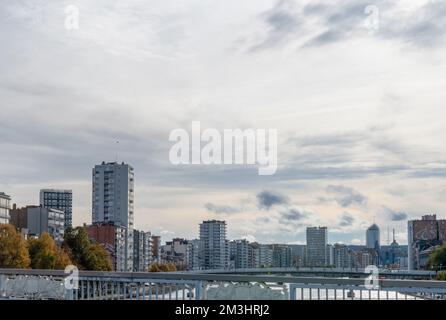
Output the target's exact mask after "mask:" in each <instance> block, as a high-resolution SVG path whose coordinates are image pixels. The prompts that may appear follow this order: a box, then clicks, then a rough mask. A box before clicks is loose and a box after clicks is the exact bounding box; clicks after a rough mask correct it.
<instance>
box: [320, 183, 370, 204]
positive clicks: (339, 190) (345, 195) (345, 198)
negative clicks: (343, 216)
mask: <svg viewBox="0 0 446 320" xmlns="http://www.w3.org/2000/svg"><path fill="white" fill-rule="evenodd" d="M326 190H327V192H329V193H334V194H335V201H336V202H337V203H338V204H339V205H340V206H342V207H350V206H352V205H357V206H365V205H366V204H367V197H365V196H364V195H362V194H361V193H359V192H358V191H356V190H355V189H353V188H350V187H346V186H342V185H330V186H328V187H327V189H326Z"/></svg>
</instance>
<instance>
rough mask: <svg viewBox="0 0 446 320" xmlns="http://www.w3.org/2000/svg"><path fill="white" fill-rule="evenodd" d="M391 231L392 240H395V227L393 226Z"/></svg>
mask: <svg viewBox="0 0 446 320" xmlns="http://www.w3.org/2000/svg"><path fill="white" fill-rule="evenodd" d="M392 233H393V242H395V228H393V230H392Z"/></svg>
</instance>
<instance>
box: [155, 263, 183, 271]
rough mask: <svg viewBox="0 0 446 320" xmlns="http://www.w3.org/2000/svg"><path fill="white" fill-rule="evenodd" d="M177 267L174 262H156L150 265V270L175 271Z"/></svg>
mask: <svg viewBox="0 0 446 320" xmlns="http://www.w3.org/2000/svg"><path fill="white" fill-rule="evenodd" d="M173 271H177V267H176V266H175V265H174V264H173V263H165V264H162V263H155V264H152V265H151V266H150V269H149V272H173Z"/></svg>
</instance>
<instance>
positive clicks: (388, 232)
mask: <svg viewBox="0 0 446 320" xmlns="http://www.w3.org/2000/svg"><path fill="white" fill-rule="evenodd" d="M387 244H388V245H389V244H390V231H389V226H387Z"/></svg>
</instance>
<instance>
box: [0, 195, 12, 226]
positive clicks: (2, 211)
mask: <svg viewBox="0 0 446 320" xmlns="http://www.w3.org/2000/svg"><path fill="white" fill-rule="evenodd" d="M10 209H11V197H10V196H8V195H6V194H4V193H3V192H0V224H1V223H3V224H8V223H9V210H10Z"/></svg>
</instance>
